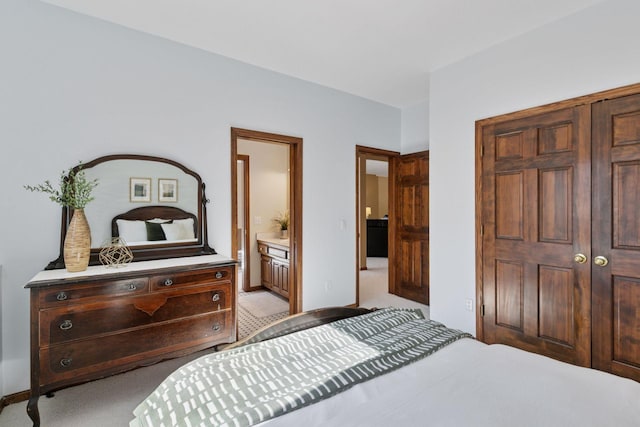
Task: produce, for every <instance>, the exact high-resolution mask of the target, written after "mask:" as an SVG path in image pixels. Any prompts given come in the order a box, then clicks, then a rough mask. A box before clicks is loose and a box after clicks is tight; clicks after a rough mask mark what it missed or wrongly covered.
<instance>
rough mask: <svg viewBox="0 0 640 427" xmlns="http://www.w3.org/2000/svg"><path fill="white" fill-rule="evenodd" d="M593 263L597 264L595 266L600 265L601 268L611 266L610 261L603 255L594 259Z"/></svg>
mask: <svg viewBox="0 0 640 427" xmlns="http://www.w3.org/2000/svg"><path fill="white" fill-rule="evenodd" d="M593 262H594V263H595V265H598V266H600V267H604V266H605V265H607V264H609V260H608V259H607V258H605V257H603V256H601V255H598V256H597V257H595V258H594V259H593Z"/></svg>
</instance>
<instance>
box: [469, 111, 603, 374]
mask: <svg viewBox="0 0 640 427" xmlns="http://www.w3.org/2000/svg"><path fill="white" fill-rule="evenodd" d="M589 112H590V109H589V107H588V106H586V105H583V106H578V107H573V108H567V109H563V110H559V111H555V112H550V113H544V114H539V115H535V116H531V117H527V118H523V119H517V120H510V121H505V122H501V123H495V124H490V125H486V126H484V127H483V128H482V144H483V147H482V148H483V150H482V151H483V155H482V171H483V174H482V177H481V179H482V187H483V192H482V194H481V195H480V197H481V203H482V217H483V227H482V229H483V231H482V240H483V255H482V256H483V259H482V264H483V270H482V273H483V276H482V282H483V285H482V286H483V292H482V293H483V301H482V304H483V308H484V316H483V317H482V321H483V334H484V341H485V342H487V343H503V344H508V345H511V346H514V347H519V348H522V349H525V350H528V351H533V352H536V353H541V354H545V355H548V356H551V357H554V358H557V359H560V360H564V361H567V362H570V363H574V364H578V365H583V366H590V365H591V329H590V315H591V312H590V309H591V284H590V267H591V266H590V263H589V262H588V260H589V258H590V255H591V254H590V242H591V222H590V218H591V206H590V200H591V183H590V175H591V166H590V160H591V157H590V156H591V153H590V135H589V134H590V117H589Z"/></svg>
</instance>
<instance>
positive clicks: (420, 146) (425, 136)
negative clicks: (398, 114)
mask: <svg viewBox="0 0 640 427" xmlns="http://www.w3.org/2000/svg"><path fill="white" fill-rule="evenodd" d="M401 120H402V125H401V126H402V127H401V129H402V135H401V138H400V140H401V152H402V154H409V153H417V152H419V151H424V150H428V149H429V101H428V100H425V101H424V102H421V103H419V104H416V105H413V106H411V107H405V108H403V109H402V119H401Z"/></svg>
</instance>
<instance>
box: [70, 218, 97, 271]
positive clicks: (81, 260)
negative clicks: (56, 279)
mask: <svg viewBox="0 0 640 427" xmlns="http://www.w3.org/2000/svg"><path fill="white" fill-rule="evenodd" d="M90 253H91V230H89V222H88V221H87V217H86V216H85V215H84V210H83V209H74V210H73V213H72V216H71V221H70V222H69V227H68V228H67V234H66V236H65V238H64V265H65V267H66V268H67V271H69V272H72V273H75V272H78V271H84V270H86V269H87V266H88V265H89V255H90Z"/></svg>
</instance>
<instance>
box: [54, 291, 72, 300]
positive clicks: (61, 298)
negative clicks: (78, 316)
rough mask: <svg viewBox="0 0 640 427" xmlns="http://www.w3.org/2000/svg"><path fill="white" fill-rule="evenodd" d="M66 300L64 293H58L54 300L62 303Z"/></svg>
mask: <svg viewBox="0 0 640 427" xmlns="http://www.w3.org/2000/svg"><path fill="white" fill-rule="evenodd" d="M67 298H69V297H68V296H67V293H66V292H58V295H56V299H57V300H58V301H64V300H66V299H67Z"/></svg>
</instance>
